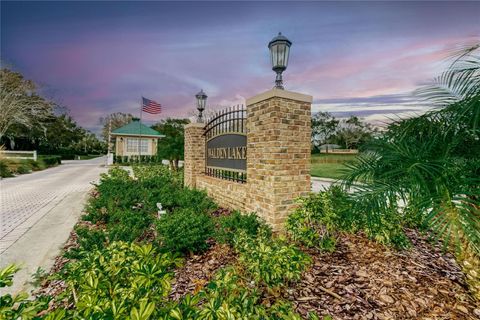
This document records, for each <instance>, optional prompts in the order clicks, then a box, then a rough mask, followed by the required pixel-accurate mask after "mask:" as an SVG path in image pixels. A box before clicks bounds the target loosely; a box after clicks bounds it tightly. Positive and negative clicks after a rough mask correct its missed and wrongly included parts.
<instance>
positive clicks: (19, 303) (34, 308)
mask: <svg viewBox="0 0 480 320" xmlns="http://www.w3.org/2000/svg"><path fill="white" fill-rule="evenodd" d="M18 270H20V268H19V267H17V266H16V265H13V264H11V265H8V266H6V267H5V268H3V269H0V288H4V287H10V286H11V285H12V284H13V276H14V274H15V273H16V272H17V271H18ZM50 300H51V299H50V298H48V297H41V298H39V299H35V300H30V299H28V294H27V293H25V292H20V293H17V294H16V295H13V296H12V295H11V294H5V295H2V296H0V319H6V320H10V319H12V320H13V319H22V320H29V319H40V317H37V314H38V313H39V312H40V311H43V310H46V309H47V308H48V303H49V301H50Z"/></svg>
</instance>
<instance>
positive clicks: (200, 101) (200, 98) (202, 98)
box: [195, 89, 208, 123]
mask: <svg viewBox="0 0 480 320" xmlns="http://www.w3.org/2000/svg"><path fill="white" fill-rule="evenodd" d="M195 98H197V110H198V122H200V123H201V122H203V111H204V110H205V105H206V104H207V98H208V96H207V95H206V94H205V92H203V89H202V90H200V92H199V93H197V94H196V95H195Z"/></svg>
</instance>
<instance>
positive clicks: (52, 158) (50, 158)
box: [39, 155, 62, 167]
mask: <svg viewBox="0 0 480 320" xmlns="http://www.w3.org/2000/svg"><path fill="white" fill-rule="evenodd" d="M39 159H40V160H41V161H43V163H45V165H46V166H47V167H51V166H56V165H57V164H62V156H57V155H47V156H40V157H39Z"/></svg>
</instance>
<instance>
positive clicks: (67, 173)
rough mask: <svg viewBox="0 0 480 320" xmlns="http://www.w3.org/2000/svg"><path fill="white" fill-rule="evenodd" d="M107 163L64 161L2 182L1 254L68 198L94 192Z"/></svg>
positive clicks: (99, 160)
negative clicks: (71, 195)
mask: <svg viewBox="0 0 480 320" xmlns="http://www.w3.org/2000/svg"><path fill="white" fill-rule="evenodd" d="M104 163H105V158H104V157H101V158H96V159H91V160H81V161H80V160H79V161H63V163H62V165H61V166H58V167H55V168H49V169H46V170H43V171H39V172H34V173H30V174H25V175H21V176H18V177H15V178H8V179H3V180H1V181H0V255H1V254H2V253H3V252H4V251H5V250H7V249H8V248H9V247H10V246H11V245H12V244H13V243H15V242H16V241H17V240H18V239H19V238H20V237H21V236H22V235H23V234H25V232H27V231H28V230H29V229H30V228H31V227H32V226H33V225H34V224H35V223H36V222H37V221H38V220H39V219H41V218H42V217H43V216H44V215H45V214H46V213H48V212H49V211H50V210H51V209H52V208H54V207H55V206H56V205H57V204H58V203H59V202H61V201H62V200H63V199H64V198H65V197H66V196H68V195H69V194H71V193H75V192H79V191H80V192H87V191H88V190H89V189H91V188H92V182H96V181H98V178H99V175H100V173H101V172H105V171H106V169H105V167H103V166H102V165H103V164H104ZM65 214H69V213H68V212H65Z"/></svg>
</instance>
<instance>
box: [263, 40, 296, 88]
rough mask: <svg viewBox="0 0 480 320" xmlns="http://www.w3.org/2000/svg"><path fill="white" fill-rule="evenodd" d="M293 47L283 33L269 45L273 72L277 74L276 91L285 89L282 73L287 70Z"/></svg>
mask: <svg viewBox="0 0 480 320" xmlns="http://www.w3.org/2000/svg"><path fill="white" fill-rule="evenodd" d="M291 45H292V42H291V41H290V40H288V39H287V37H285V36H284V35H282V33H281V32H279V33H278V35H277V36H276V37H275V38H273V39H272V41H270V42H269V43H268V49H269V50H270V60H271V62H272V70H273V71H275V73H276V74H277V76H276V78H275V88H276V89H282V90H283V89H284V88H283V79H282V72H283V71H285V70H286V69H287V66H288V57H289V55H290V46H291Z"/></svg>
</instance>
